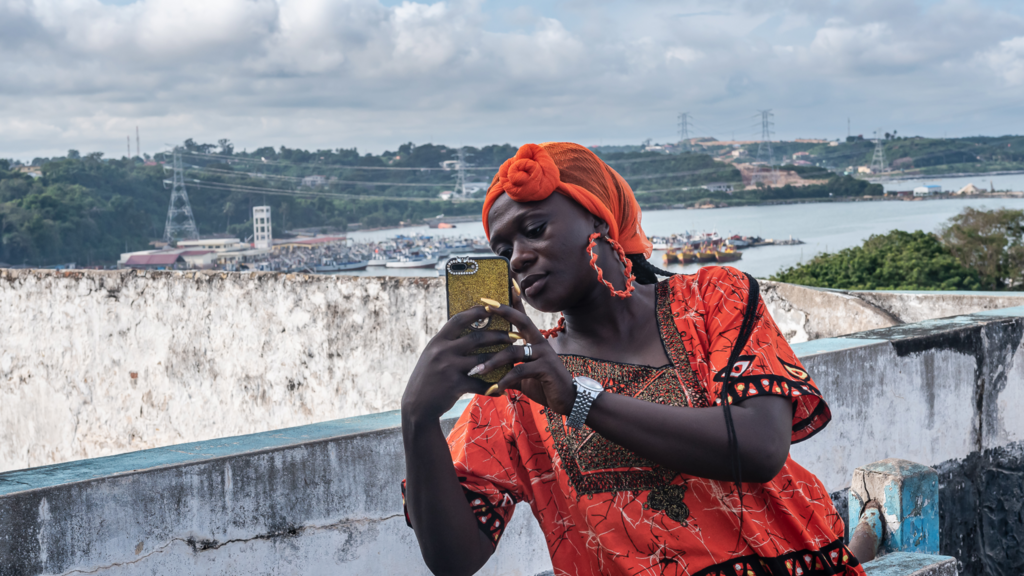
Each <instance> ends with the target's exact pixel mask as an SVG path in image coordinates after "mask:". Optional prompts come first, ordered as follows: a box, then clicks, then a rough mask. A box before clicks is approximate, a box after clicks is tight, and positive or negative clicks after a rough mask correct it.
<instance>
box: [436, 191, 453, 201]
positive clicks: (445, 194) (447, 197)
mask: <svg viewBox="0 0 1024 576" xmlns="http://www.w3.org/2000/svg"><path fill="white" fill-rule="evenodd" d="M452 194H454V192H452V191H451V190H444V191H443V192H441V193H440V194H438V195H437V197H438V198H440V199H441V200H451V199H452Z"/></svg>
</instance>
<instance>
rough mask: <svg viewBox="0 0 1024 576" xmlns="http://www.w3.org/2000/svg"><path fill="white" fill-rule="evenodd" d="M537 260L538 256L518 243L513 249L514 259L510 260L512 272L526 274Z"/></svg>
mask: <svg viewBox="0 0 1024 576" xmlns="http://www.w3.org/2000/svg"><path fill="white" fill-rule="evenodd" d="M536 260H537V255H536V254H535V253H534V252H533V250H530V249H529V248H527V247H526V246H523V245H522V244H521V243H518V242H517V243H516V244H515V245H514V246H513V247H512V258H510V259H509V264H510V265H511V266H512V271H513V272H515V273H516V274H520V273H522V272H524V271H525V270H526V269H527V268H529V267H530V265H531V264H533V263H534V262H535V261H536Z"/></svg>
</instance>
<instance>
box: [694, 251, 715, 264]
mask: <svg viewBox="0 0 1024 576" xmlns="http://www.w3.org/2000/svg"><path fill="white" fill-rule="evenodd" d="M717 260H718V252H717V251H705V250H700V251H698V252H694V261H696V262H701V263H704V262H715V261H717Z"/></svg>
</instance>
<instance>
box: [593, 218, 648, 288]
mask: <svg viewBox="0 0 1024 576" xmlns="http://www.w3.org/2000/svg"><path fill="white" fill-rule="evenodd" d="M601 237H602V236H601V234H600V232H594V233H593V234H591V235H590V244H587V253H588V254H590V267H591V268H593V269H594V270H596V271H597V281H598V282H600V283H602V284H604V285H605V286H607V287H608V290H609V291H610V292H611V293H612V296H615V297H616V298H622V299H623V300H625V299H626V298H629V297H630V296H632V295H633V290H634V286H633V280H635V279H636V277H635V276H633V261H632V260H630V259H629V258H626V251H625V250H623V249H622V245H621V244H619V243H618V242H616V241H615V240H612V239H611V238H610V237H608V236H604V239H605V240H607V241H608V243H609V244H611V247H612V248H613V249H614V250H615V253H616V254H617V255H618V257H619V262H622V265H623V266H625V267H626V270H625V275H626V288H625V290H616V289H615V286H613V285H612V283H611V282H609V281H607V280H605V279H604V271H603V270H601V267H600V266H598V265H597V253H595V252H594V246H596V245H597V239H598V238H601Z"/></svg>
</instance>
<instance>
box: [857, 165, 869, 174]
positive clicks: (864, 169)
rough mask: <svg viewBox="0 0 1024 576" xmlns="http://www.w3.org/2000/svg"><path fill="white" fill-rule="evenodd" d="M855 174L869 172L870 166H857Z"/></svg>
mask: <svg viewBox="0 0 1024 576" xmlns="http://www.w3.org/2000/svg"><path fill="white" fill-rule="evenodd" d="M857 174H871V167H869V166H857Z"/></svg>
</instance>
